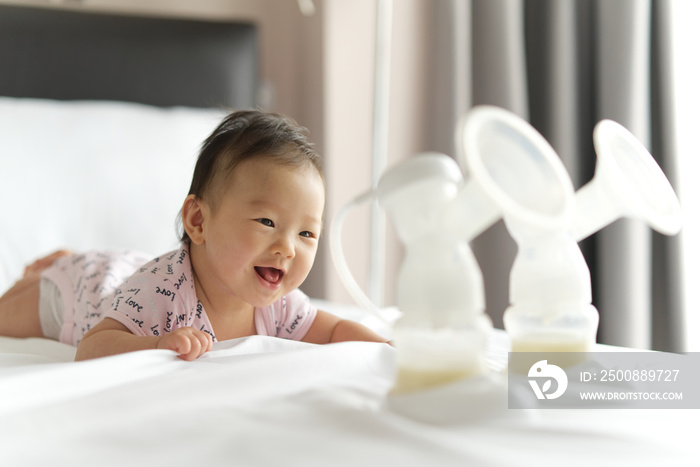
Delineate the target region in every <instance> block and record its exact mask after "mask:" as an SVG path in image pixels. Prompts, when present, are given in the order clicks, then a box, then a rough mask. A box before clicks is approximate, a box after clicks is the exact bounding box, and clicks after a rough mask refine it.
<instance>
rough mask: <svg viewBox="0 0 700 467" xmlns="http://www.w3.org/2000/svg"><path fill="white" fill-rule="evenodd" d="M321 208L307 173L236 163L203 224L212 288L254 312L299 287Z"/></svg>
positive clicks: (314, 180) (315, 178) (318, 187)
mask: <svg viewBox="0 0 700 467" xmlns="http://www.w3.org/2000/svg"><path fill="white" fill-rule="evenodd" d="M324 202H325V195H324V187H323V182H322V181H321V177H320V176H319V174H318V173H317V172H316V170H315V169H313V168H312V167H300V168H297V167H290V166H284V165H280V164H278V163H275V162H271V161H265V160H261V159H252V160H248V161H245V162H243V163H241V164H240V165H239V166H238V167H236V169H235V170H234V173H233V175H232V179H231V182H230V185H229V188H228V189H226V191H225V193H224V195H223V198H222V199H221V201H220V202H219V204H218V208H217V209H216V210H215V211H214V212H213V213H212V214H211V215H210V216H209V218H208V219H207V220H206V221H205V222H206V225H205V229H204V232H205V235H206V237H207V238H206V243H207V249H206V251H207V256H208V257H209V258H208V263H209V264H210V265H211V266H212V269H213V271H212V272H213V273H214V277H215V280H216V281H217V282H218V284H217V285H218V286H219V287H222V288H223V289H224V290H226V292H228V293H232V294H234V295H235V296H237V298H239V299H242V300H244V301H245V302H247V303H249V304H251V305H254V306H258V307H262V306H267V305H270V304H272V303H274V302H275V301H277V300H279V299H280V298H281V297H282V296H283V295H286V294H288V293H289V292H291V291H292V290H294V289H296V288H297V287H299V285H301V283H302V282H303V281H304V279H306V276H307V275H308V274H309V271H310V270H311V266H312V265H313V262H314V258H315V256H316V251H317V249H318V239H319V236H320V234H321V228H322V221H323V208H324Z"/></svg>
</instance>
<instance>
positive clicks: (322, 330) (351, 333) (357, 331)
mask: <svg viewBox="0 0 700 467" xmlns="http://www.w3.org/2000/svg"><path fill="white" fill-rule="evenodd" d="M302 340H303V341H304V342H311V343H313V344H329V343H331V342H344V341H368V342H388V340H387V339H385V338H383V337H382V336H380V335H379V334H377V333H375V332H374V331H372V330H371V329H369V328H367V327H365V326H363V325H362V324H360V323H357V322H355V321H351V320H347V319H341V318H340V317H338V316H335V315H333V314H331V313H328V312H325V311H321V310H318V312H316V318H315V319H314V322H313V324H312V325H311V328H309V331H308V332H307V333H306V335H305V336H304V338H303V339H302Z"/></svg>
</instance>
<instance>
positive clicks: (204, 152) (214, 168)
mask: <svg viewBox="0 0 700 467" xmlns="http://www.w3.org/2000/svg"><path fill="white" fill-rule="evenodd" d="M307 135H308V130H307V129H306V128H304V127H302V126H299V125H298V124H297V123H296V122H295V121H294V120H292V119H291V118H289V117H286V116H284V115H280V114H276V113H269V112H262V111H259V110H240V111H235V112H232V113H230V114H229V115H227V116H226V117H225V118H224V119H223V121H222V122H221V123H220V124H219V126H218V127H217V128H216V129H215V130H214V132H213V133H212V134H211V135H210V136H209V137H208V138H207V139H206V140H204V143H203V144H202V149H201V150H200V152H199V157H198V159H197V164H196V165H195V168H194V175H193V176H192V184H191V185H190V191H189V194H190V195H195V196H196V197H197V198H199V199H203V200H205V201H206V202H207V203H209V205H210V206H211V207H212V209H216V207H217V204H218V200H219V199H220V197H221V196H222V195H223V193H224V192H225V191H226V188H227V185H228V182H229V181H230V180H231V175H232V174H233V171H234V170H235V169H236V167H237V166H238V164H240V163H241V162H243V161H246V160H249V159H253V158H266V159H268V160H272V161H275V162H278V163H280V164H284V165H290V166H293V167H302V166H311V167H313V168H315V169H316V171H317V172H318V174H319V176H320V177H321V179H322V180H323V171H322V169H321V158H320V156H319V155H318V153H317V152H316V151H315V149H314V146H313V144H312V143H311V142H310V141H309V140H308V137H307ZM180 237H181V240H182V241H183V242H189V240H190V239H189V236H188V235H187V232H186V231H185V230H184V228H183V229H182V230H181V236H180Z"/></svg>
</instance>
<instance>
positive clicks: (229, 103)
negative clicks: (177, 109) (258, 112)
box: [0, 6, 259, 108]
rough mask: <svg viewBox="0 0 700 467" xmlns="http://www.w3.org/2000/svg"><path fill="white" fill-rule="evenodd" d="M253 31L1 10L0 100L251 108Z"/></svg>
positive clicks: (23, 9) (106, 16)
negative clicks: (79, 101)
mask: <svg viewBox="0 0 700 467" xmlns="http://www.w3.org/2000/svg"><path fill="white" fill-rule="evenodd" d="M258 62H259V60H258V40H257V34H256V28H255V26H254V25H253V24H249V23H242V22H236V23H231V22H213V21H199V20H182V19H170V18H156V17H144V16H123V15H113V14H102V13H86V12H81V11H73V10H57V9H42V8H26V7H15V6H0V95H2V96H10V97H39V98H49V99H60V100H77V99H97V100H118V101H127V102H140V103H144V104H150V105H155V106H161V107H168V106H176V105H177V106H189V107H220V106H224V107H230V108H251V107H255V106H256V104H257V99H256V94H257V91H258V68H259V67H258Z"/></svg>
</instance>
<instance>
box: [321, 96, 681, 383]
mask: <svg viewBox="0 0 700 467" xmlns="http://www.w3.org/2000/svg"><path fill="white" fill-rule="evenodd" d="M456 139H457V147H458V150H459V154H458V158H459V162H460V164H461V166H462V169H463V171H464V173H466V174H468V175H469V176H470V177H469V179H468V180H466V181H465V180H464V177H463V175H462V172H463V171H462V170H460V167H459V165H458V164H457V162H455V161H454V160H453V159H451V158H450V157H448V156H446V155H444V154H437V153H428V154H422V155H419V156H417V157H414V158H411V159H409V160H407V161H405V162H403V163H401V164H399V165H397V166H395V167H393V168H391V169H389V170H388V171H387V172H386V173H385V174H384V175H383V176H382V177H381V179H380V180H379V183H378V185H377V188H376V189H374V190H369V191H368V192H366V193H363V194H362V195H360V196H358V197H357V198H355V199H354V200H352V201H351V202H350V203H348V204H347V205H346V206H344V207H343V208H342V209H341V210H340V211H339V212H338V214H337V215H336V217H335V218H334V220H333V222H332V225H331V231H330V237H331V255H332V259H333V262H334V264H335V266H336V269H337V270H338V273H339V275H340V278H341V280H342V282H343V284H344V285H345V286H346V288H347V289H348V291H349V292H350V293H351V295H352V296H353V297H354V299H355V300H356V301H357V302H358V304H359V305H360V306H362V307H363V308H365V309H366V310H367V311H369V312H371V313H373V314H374V315H376V316H377V317H379V318H380V319H382V320H383V321H385V322H390V321H393V320H394V319H393V318H391V317H389V315H388V313H387V310H386V309H380V308H379V307H377V306H376V305H375V304H374V303H372V301H371V300H369V298H368V297H367V296H366V295H365V294H364V292H363V291H362V289H361V288H360V287H359V286H358V284H357V283H356V281H355V280H354V278H353V276H352V274H351V273H350V271H349V269H348V267H347V263H346V261H345V258H344V255H343V251H342V244H341V235H340V232H341V229H342V223H343V220H344V218H345V216H346V215H347V213H348V212H349V211H350V210H351V209H354V208H356V207H357V206H359V205H361V204H363V203H367V202H369V201H373V200H376V201H378V203H379V205H380V206H381V207H382V208H383V209H384V210H385V211H386V212H387V214H388V215H389V217H390V218H391V220H392V223H393V225H394V227H395V229H396V231H397V234H398V236H399V238H400V239H401V241H402V243H403V244H404V246H405V255H404V259H403V262H402V264H401V268H400V271H399V276H398V284H397V306H398V309H399V310H400V317H399V318H398V320H397V321H396V324H395V326H394V335H393V342H394V344H395V345H396V347H397V350H398V355H399V372H398V376H397V383H396V391H399V392H401V391H403V392H406V391H412V390H418V389H422V388H426V387H430V386H434V385H439V384H441V383H447V382H450V381H455V380H457V379H462V378H465V377H467V376H470V375H475V374H479V373H482V372H484V371H485V368H486V367H485V350H486V341H487V337H488V334H489V332H490V331H491V329H492V324H491V321H490V320H489V318H488V317H487V316H486V314H485V313H484V309H485V303H484V289H483V276H482V274H481V270H480V268H479V266H478V264H477V262H476V259H475V258H474V255H473V252H472V250H471V248H470V247H469V242H470V241H471V240H472V239H474V238H475V237H476V236H478V235H479V234H481V233H482V232H483V231H485V230H486V229H487V228H488V227H490V226H491V225H492V224H494V223H495V222H496V221H497V220H499V219H500V218H501V217H502V218H503V220H504V222H505V224H506V227H507V229H508V231H509V233H510V235H511V236H512V237H513V239H514V240H515V242H516V243H517V246H518V252H517V255H516V258H515V261H514V263H513V267H512V269H511V273H510V292H509V294H510V306H509V308H508V309H507V310H506V311H505V314H504V324H505V328H506V331H507V332H508V334H509V336H510V338H511V343H512V349H513V351H586V350H589V349H590V347H591V345H592V344H593V343H594V342H595V335H596V332H597V328H598V312H597V310H596V309H595V307H594V306H593V305H592V304H591V297H592V293H591V279H590V272H589V270H588V266H587V264H586V262H585V259H584V257H583V254H582V253H581V250H580V248H579V246H578V241H580V240H582V239H583V238H585V237H587V236H588V235H590V234H591V233H593V232H595V231H597V230H599V229H601V228H603V227H605V226H606V225H607V224H609V223H610V222H612V221H613V220H615V219H617V218H619V217H621V216H631V217H636V218H640V219H643V220H646V221H647V222H648V223H649V224H651V225H652V226H653V227H654V228H656V229H657V230H659V231H661V232H663V233H666V234H673V233H676V232H678V230H679V229H680V222H681V221H680V219H681V211H680V205H679V203H678V200H677V198H676V196H675V193H674V192H673V189H672V188H671V187H670V184H669V183H668V181H667V180H666V178H665V176H664V175H663V172H662V171H661V169H660V168H659V167H658V165H657V164H656V163H655V162H654V160H653V158H652V157H651V155H650V154H649V153H648V152H647V151H646V149H644V147H643V145H641V143H639V141H637V140H636V139H635V138H634V137H633V136H632V135H631V134H630V133H629V132H628V131H627V130H625V129H624V128H623V127H622V126H620V125H619V124H617V123H615V122H612V121H609V120H605V121H602V122H600V123H599V124H598V125H597V126H596V128H595V131H594V143H595V148H596V152H597V155H598V165H597V166H596V175H595V177H594V180H593V181H592V182H590V183H589V184H588V185H586V186H584V187H583V188H581V189H580V190H579V191H578V192H577V193H576V194H574V189H573V185H572V183H571V179H570V177H569V175H568V173H567V172H566V169H565V167H564V165H563V164H562V162H561V159H560V158H559V156H558V155H557V154H556V152H555V151H554V149H553V148H552V147H551V146H550V145H549V143H547V141H546V140H545V139H544V137H542V135H541V134H540V133H538V132H537V130H535V129H534V128H533V127H532V126H531V125H530V124H529V123H527V122H526V121H525V120H523V119H521V118H520V117H518V116H516V115H514V114H512V113H510V112H508V111H505V110H503V109H500V108H496V107H490V106H480V107H475V108H473V109H472V110H471V111H470V112H469V113H468V114H467V115H465V116H464V117H463V118H462V119H461V120H460V122H459V124H458V127H457V134H456Z"/></svg>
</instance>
